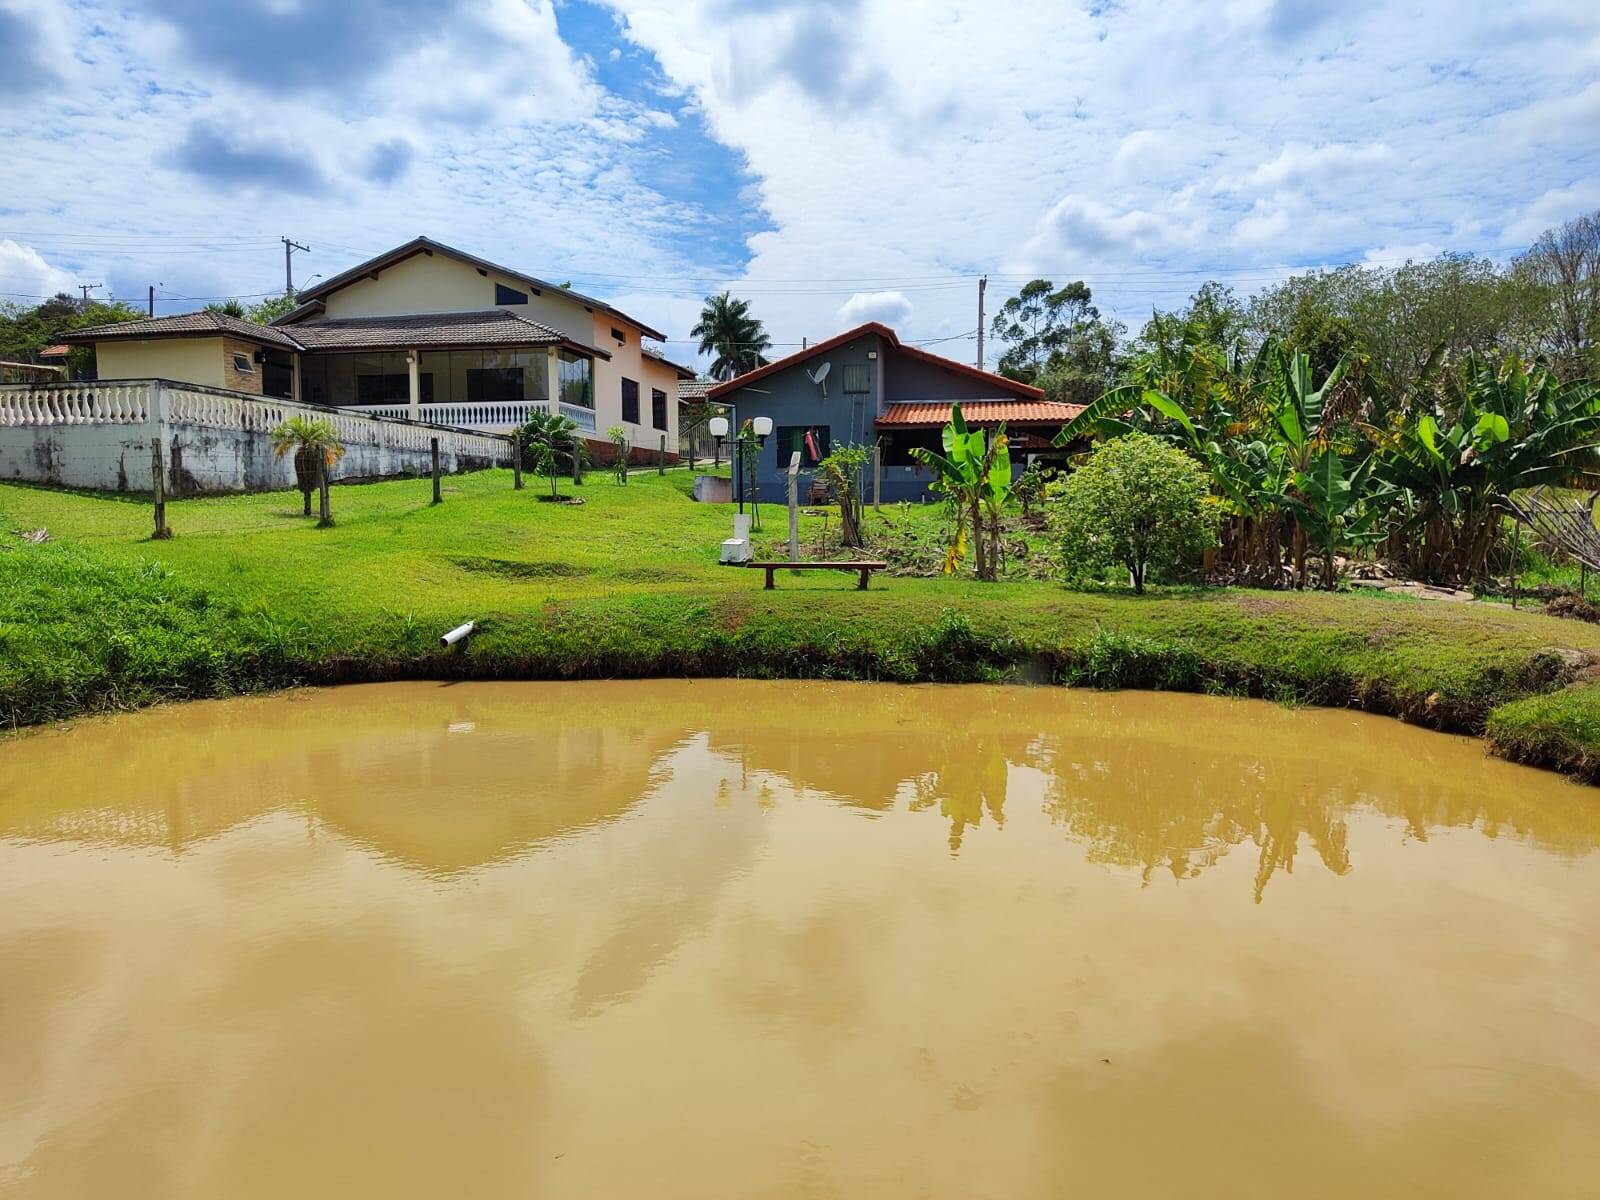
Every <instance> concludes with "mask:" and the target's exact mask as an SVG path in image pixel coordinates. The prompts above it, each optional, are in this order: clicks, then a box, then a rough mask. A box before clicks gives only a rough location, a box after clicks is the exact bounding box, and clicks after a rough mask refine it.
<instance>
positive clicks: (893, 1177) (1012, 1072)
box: [0, 682, 1600, 1200]
mask: <svg viewBox="0 0 1600 1200" xmlns="http://www.w3.org/2000/svg"><path fill="white" fill-rule="evenodd" d="M1596 797H1597V793H1595V792H1591V791H1587V790H1585V789H1582V788H1579V787H1576V786H1574V785H1572V784H1569V783H1566V782H1564V781H1562V780H1560V779H1558V778H1556V777H1554V776H1551V775H1547V774H1542V773H1539V772H1535V771H1532V770H1527V769H1522V768H1518V767H1513V766H1509V765H1507V764H1504V763H1499V762H1495V761H1493V760H1490V759H1487V758H1486V757H1485V756H1484V753H1483V750H1482V748H1481V746H1480V745H1479V744H1477V743H1474V742H1471V741H1467V740H1464V739H1458V738H1450V737H1444V736H1441V735H1438V734H1432V733H1427V732H1423V731H1420V730H1416V729H1412V728H1408V727H1406V726H1404V725H1401V724H1399V723H1397V722H1392V721H1387V720H1382V719H1377V718H1366V717H1361V716H1357V715H1350V714H1346V713H1339V712H1317V711H1301V712H1292V711H1287V710H1284V709H1280V708H1276V707H1272V706H1270V705H1266V704H1258V703H1248V702H1239V701H1230V700H1218V699H1206V698H1200V697H1187V696H1170V695H1145V694H1125V695H1099V694H1093V693H1077V692H1066V691H1055V690H1047V689H1020V688H1009V689H1003V688H992V689H991V688H972V687H968V688H954V687H914V688H900V687H889V686H881V685H838V686H835V685H817V684H793V683H753V682H696V683H688V682H654V683H590V684H462V685H456V686H442V685H431V684H430V685H423V684H418V685H386V686H376V687H363V688H348V689H342V690H337V691H325V692H308V693H297V694H291V695H287V696H280V697H275V698H267V699H250V700H241V701H234V702H226V703H207V704H196V705H191V706H186V707H174V708H168V709H165V710H161V711H155V712H148V713H143V714H139V715H134V716H129V717H125V718H119V719H115V720H110V721H104V722H98V721H91V722H83V723H81V724H80V725H78V726H77V727H76V728H73V729H70V730H67V731H64V732H47V733H43V734H39V735H35V736H30V737H24V738H21V739H16V740H13V741H10V742H7V743H0V1195H3V1196H5V1197H7V1198H8V1200H9V1198H10V1197H71V1198H74V1200H84V1198H98V1197H115V1198H118V1200H121V1198H137V1197H161V1198H163V1200H171V1198H182V1200H188V1198H195V1200H200V1198H204V1200H213V1198H219V1200H221V1198H225V1200H236V1198H250V1197H323V1196H339V1197H510V1196H517V1197H540V1198H547V1197H686V1198H687V1197H693V1198H697V1200H698V1198H702V1197H741V1198H743V1197H789V1196H845V1197H878V1196H885V1197H899V1196H908V1197H909V1196H940V1197H997V1198H1006V1200H1014V1198H1018V1197H1035V1196H1050V1197H1057V1196H1074V1197H1076V1196H1082V1197H1100V1196H1164V1195H1173V1196H1230V1197H1236V1196H1274V1197H1277V1196H1451V1197H1459V1196H1495V1197H1503V1196H1516V1197H1534V1196H1538V1197H1545V1196H1580V1195H1585V1196H1593V1195H1595V1194H1596V1193H1597V1191H1600V1136H1597V1133H1596V1131H1597V1130H1600V853H1597V852H1596V848H1597V845H1600V802H1597V798H1596Z"/></svg>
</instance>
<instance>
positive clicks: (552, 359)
mask: <svg viewBox="0 0 1600 1200" xmlns="http://www.w3.org/2000/svg"><path fill="white" fill-rule="evenodd" d="M545 354H546V356H547V357H546V359H545V372H544V394H545V399H547V400H549V401H550V411H551V412H560V411H561V409H560V408H559V407H557V404H558V402H559V401H560V399H561V359H560V358H559V357H557V355H556V348H555V347H554V346H551V347H550V349H549V350H547V351H545Z"/></svg>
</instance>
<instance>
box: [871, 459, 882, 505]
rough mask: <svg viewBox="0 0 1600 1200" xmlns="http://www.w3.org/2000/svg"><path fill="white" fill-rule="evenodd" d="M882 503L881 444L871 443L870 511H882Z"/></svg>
mask: <svg viewBox="0 0 1600 1200" xmlns="http://www.w3.org/2000/svg"><path fill="white" fill-rule="evenodd" d="M882 503H883V443H882V442H874V443H872V511H873V512H880V511H882V509H881V506H882Z"/></svg>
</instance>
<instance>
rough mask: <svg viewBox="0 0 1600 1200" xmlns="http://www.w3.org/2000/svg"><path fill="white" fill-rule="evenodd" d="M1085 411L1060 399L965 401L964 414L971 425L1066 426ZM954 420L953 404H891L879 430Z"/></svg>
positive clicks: (934, 426)
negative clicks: (887, 427)
mask: <svg viewBox="0 0 1600 1200" xmlns="http://www.w3.org/2000/svg"><path fill="white" fill-rule="evenodd" d="M1082 411H1083V406H1082V405H1081V404H1063V403H1061V402H1059V401H1056V400H963V401H962V402H961V415H962V417H964V418H965V419H966V422H967V424H969V425H998V424H999V423H1000V422H1001V421H1004V422H1005V423H1006V424H1008V425H1065V424H1066V423H1067V422H1068V421H1070V420H1072V418H1073V417H1075V416H1077V415H1078V414H1079V413H1081V412H1082ZM949 420H950V402H949V401H947V400H944V401H939V402H937V403H921V402H919V403H915V404H889V405H886V406H885V407H884V410H883V415H882V416H880V417H879V418H878V428H880V429H882V428H883V427H884V426H886V425H887V426H890V427H891V428H892V427H895V426H898V427H900V428H924V429H925V428H938V427H942V426H943V425H944V424H945V423H946V422H947V421H949Z"/></svg>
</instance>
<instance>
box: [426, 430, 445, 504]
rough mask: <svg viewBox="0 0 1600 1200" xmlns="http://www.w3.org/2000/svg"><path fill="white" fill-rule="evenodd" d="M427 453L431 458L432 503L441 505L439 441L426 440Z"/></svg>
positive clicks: (435, 439)
mask: <svg viewBox="0 0 1600 1200" xmlns="http://www.w3.org/2000/svg"><path fill="white" fill-rule="evenodd" d="M428 452H429V454H430V455H432V457H433V502H434V503H435V504H443V503H444V496H443V495H442V494H441V493H440V491H439V439H438V438H436V437H431V438H429V439H428Z"/></svg>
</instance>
